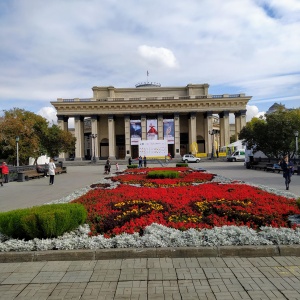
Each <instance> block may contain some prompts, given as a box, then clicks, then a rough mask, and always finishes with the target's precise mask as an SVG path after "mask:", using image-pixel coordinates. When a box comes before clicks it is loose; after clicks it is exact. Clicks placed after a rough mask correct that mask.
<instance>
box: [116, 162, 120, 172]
mask: <svg viewBox="0 0 300 300" xmlns="http://www.w3.org/2000/svg"><path fill="white" fill-rule="evenodd" d="M116 171H117V172H118V171H119V164H118V163H116Z"/></svg>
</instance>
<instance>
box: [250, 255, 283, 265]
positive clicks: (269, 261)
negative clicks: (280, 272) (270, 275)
mask: <svg viewBox="0 0 300 300" xmlns="http://www.w3.org/2000/svg"><path fill="white" fill-rule="evenodd" d="M248 260H249V261H250V262H251V263H252V265H253V266H254V267H276V266H280V264H279V263H278V262H277V261H276V260H275V259H274V258H273V257H254V258H253V257H250V258H248Z"/></svg>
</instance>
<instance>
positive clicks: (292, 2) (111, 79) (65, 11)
mask: <svg viewBox="0 0 300 300" xmlns="http://www.w3.org/2000/svg"><path fill="white" fill-rule="evenodd" d="M299 37H300V0H284V1H283V0H185V1H182V0H172V1H170V0H142V1H141V0H126V1H125V0H123V1H120V0H51V1H45V0H0V41H1V42H0V114H1V113H2V114H3V110H9V109H12V108H14V107H18V108H22V109H25V110H29V111H32V112H34V113H37V114H40V115H42V116H44V117H45V118H47V119H48V120H49V122H53V123H56V111H55V109H54V108H53V107H52V105H51V103H50V101H56V100H57V98H68V99H69V98H90V97H92V89H91V88H92V87H93V86H114V87H116V88H122V87H134V86H135V85H136V84H137V83H139V82H145V81H149V82H158V83H160V84H161V86H163V87H166V86H171V87H173V86H186V85H187V84H190V83H192V84H202V83H208V84H209V85H210V88H209V93H210V94H215V95H219V94H239V93H245V94H246V95H248V96H252V99H251V100H250V101H249V103H248V106H247V120H250V119H251V118H252V117H253V116H258V115H260V114H263V113H264V112H266V111H267V110H268V108H269V107H270V106H271V105H272V104H273V103H275V102H277V103H281V104H284V105H285V106H286V107H287V108H299V107H300V84H299V82H300V38H299ZM147 71H148V72H149V76H148V77H147Z"/></svg>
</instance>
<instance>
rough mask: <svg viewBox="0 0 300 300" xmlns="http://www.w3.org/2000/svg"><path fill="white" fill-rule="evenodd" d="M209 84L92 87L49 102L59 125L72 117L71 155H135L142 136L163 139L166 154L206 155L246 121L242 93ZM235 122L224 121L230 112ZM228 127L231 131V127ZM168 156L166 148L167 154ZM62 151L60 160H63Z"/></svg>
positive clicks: (65, 124)
mask: <svg viewBox="0 0 300 300" xmlns="http://www.w3.org/2000/svg"><path fill="white" fill-rule="evenodd" d="M208 89H209V85H208V84H206V83H205V84H188V85H186V86H184V87H182V86H180V87H161V86H160V84H156V83H148V82H147V83H143V84H138V85H136V87H134V88H115V87H113V86H95V87H93V88H92V90H93V96H92V98H84V99H79V98H74V99H61V98H58V99H57V101H53V102H51V104H52V105H53V106H54V107H55V109H56V111H57V117H58V126H59V127H60V128H61V129H63V130H70V129H69V128H68V120H69V118H74V127H75V128H74V135H75V137H76V147H75V153H74V156H75V157H74V159H75V160H85V159H91V157H92V156H93V157H94V158H96V159H97V160H98V159H107V158H108V157H109V158H111V159H127V158H129V157H132V158H136V157H138V154H139V149H138V147H139V146H138V145H139V142H140V141H141V140H166V141H167V144H168V153H170V154H171V155H172V157H175V158H176V157H180V156H182V155H183V154H186V153H189V152H191V153H194V154H196V155H198V156H210V155H213V154H214V153H215V151H216V150H218V149H220V148H221V147H222V146H226V145H228V144H229V143H230V136H232V135H235V136H236V137H237V135H238V133H239V132H240V130H241V129H242V127H243V126H245V125H246V105H247V103H248V101H249V100H250V99H251V96H246V95H245V94H233V95H230V94H223V95H211V94H209V91H208ZM230 114H233V116H234V118H233V119H234V125H233V126H231V125H232V124H229V115H230ZM232 127H233V130H232ZM166 155H167V153H166ZM68 157H69V154H68V153H62V154H61V155H60V159H68Z"/></svg>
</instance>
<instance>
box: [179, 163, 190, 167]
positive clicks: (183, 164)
mask: <svg viewBox="0 0 300 300" xmlns="http://www.w3.org/2000/svg"><path fill="white" fill-rule="evenodd" d="M188 166H189V164H187V163H177V164H176V167H188Z"/></svg>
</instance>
